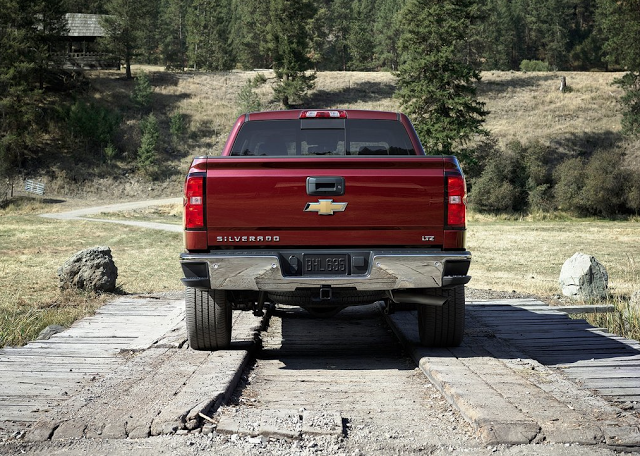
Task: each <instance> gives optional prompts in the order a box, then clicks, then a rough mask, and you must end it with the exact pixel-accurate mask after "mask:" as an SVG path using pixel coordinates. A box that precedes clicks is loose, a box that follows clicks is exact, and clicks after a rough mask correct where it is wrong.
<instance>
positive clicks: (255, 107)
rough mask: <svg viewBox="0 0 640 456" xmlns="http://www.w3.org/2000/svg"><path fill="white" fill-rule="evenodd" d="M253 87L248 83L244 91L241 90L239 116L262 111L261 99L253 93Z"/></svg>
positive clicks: (243, 88)
mask: <svg viewBox="0 0 640 456" xmlns="http://www.w3.org/2000/svg"><path fill="white" fill-rule="evenodd" d="M253 87H254V85H253V83H252V82H251V81H247V83H246V84H245V85H244V86H242V89H240V93H239V94H238V113H237V114H238V115H242V114H244V113H246V112H255V111H260V109H262V103H260V98H259V97H258V95H257V94H256V93H255V92H254V91H253Z"/></svg>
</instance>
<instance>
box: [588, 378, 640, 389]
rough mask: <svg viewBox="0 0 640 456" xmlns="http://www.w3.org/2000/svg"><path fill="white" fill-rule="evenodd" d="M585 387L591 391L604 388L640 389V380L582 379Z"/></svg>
mask: <svg viewBox="0 0 640 456" xmlns="http://www.w3.org/2000/svg"><path fill="white" fill-rule="evenodd" d="M582 382H583V386H584V387H585V388H589V389H598V390H599V389H602V388H640V378H638V377H633V378H627V377H624V378H620V377H613V378H590V379H582Z"/></svg>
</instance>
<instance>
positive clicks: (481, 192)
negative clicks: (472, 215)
mask: <svg viewBox="0 0 640 456" xmlns="http://www.w3.org/2000/svg"><path fill="white" fill-rule="evenodd" d="M521 176H522V162H521V160H520V157H518V156H516V155H513V154H507V153H504V152H499V153H498V154H496V155H495V156H494V157H492V158H491V159H490V160H489V161H488V162H487V166H486V167H485V169H484V171H483V172H482V175H481V176H480V177H479V178H477V179H475V180H474V181H473V182H472V188H471V192H470V196H469V202H470V204H471V205H472V206H473V207H474V208H475V209H477V210H479V211H482V212H518V211H522V210H524V209H526V205H527V198H526V192H525V191H524V188H523V186H522V180H521Z"/></svg>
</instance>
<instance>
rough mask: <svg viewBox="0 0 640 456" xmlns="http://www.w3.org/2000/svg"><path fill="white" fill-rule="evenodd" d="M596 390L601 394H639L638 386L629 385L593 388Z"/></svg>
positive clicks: (621, 395)
mask: <svg viewBox="0 0 640 456" xmlns="http://www.w3.org/2000/svg"><path fill="white" fill-rule="evenodd" d="M594 389H597V390H598V394H601V395H603V396H619V397H624V396H638V395H640V386H635V387H633V386H630V387H609V388H594Z"/></svg>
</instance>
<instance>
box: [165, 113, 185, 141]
mask: <svg viewBox="0 0 640 456" xmlns="http://www.w3.org/2000/svg"><path fill="white" fill-rule="evenodd" d="M185 130H186V127H185V121H184V115H183V114H182V113H179V112H176V113H175V114H173V115H171V116H170V117H169V132H170V133H171V138H172V139H173V140H174V141H178V140H179V139H180V137H181V136H182V135H183V134H184V132H185Z"/></svg>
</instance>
